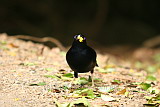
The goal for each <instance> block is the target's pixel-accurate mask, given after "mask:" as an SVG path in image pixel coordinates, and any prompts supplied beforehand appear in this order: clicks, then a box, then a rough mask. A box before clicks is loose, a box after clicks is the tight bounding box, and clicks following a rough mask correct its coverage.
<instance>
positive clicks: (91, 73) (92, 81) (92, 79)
mask: <svg viewBox="0 0 160 107" xmlns="http://www.w3.org/2000/svg"><path fill="white" fill-rule="evenodd" d="M93 72H94V70H92V71H91V79H92V87H94V80H93Z"/></svg>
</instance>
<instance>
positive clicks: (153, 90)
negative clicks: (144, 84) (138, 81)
mask: <svg viewBox="0 0 160 107" xmlns="http://www.w3.org/2000/svg"><path fill="white" fill-rule="evenodd" d="M148 91H149V92H150V93H151V94H159V93H160V90H159V89H156V88H152V87H149V88H148Z"/></svg>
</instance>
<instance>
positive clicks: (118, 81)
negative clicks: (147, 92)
mask: <svg viewBox="0 0 160 107" xmlns="http://www.w3.org/2000/svg"><path fill="white" fill-rule="evenodd" d="M113 82H116V83H118V84H119V83H122V82H121V81H120V80H113Z"/></svg>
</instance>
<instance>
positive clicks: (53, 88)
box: [0, 34, 160, 107]
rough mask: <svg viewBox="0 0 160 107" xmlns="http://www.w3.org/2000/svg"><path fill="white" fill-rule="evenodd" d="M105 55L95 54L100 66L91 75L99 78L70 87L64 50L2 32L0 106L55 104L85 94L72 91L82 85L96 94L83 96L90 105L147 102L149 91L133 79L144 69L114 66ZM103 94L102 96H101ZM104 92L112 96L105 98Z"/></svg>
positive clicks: (131, 106)
mask: <svg viewBox="0 0 160 107" xmlns="http://www.w3.org/2000/svg"><path fill="white" fill-rule="evenodd" d="M107 58H108V56H107V55H101V54H98V63H99V65H100V67H99V68H96V70H95V73H94V78H98V79H97V81H96V83H95V84H96V86H95V87H93V88H91V86H90V84H89V83H88V84H85V85H83V86H81V85H75V86H72V87H70V86H69V84H70V82H71V79H73V78H69V77H66V79H65V76H63V75H64V74H67V73H69V74H70V73H72V71H71V70H70V68H69V67H68V65H67V64H66V60H65V52H61V51H60V50H59V49H58V48H53V49H49V48H48V47H46V46H44V45H42V44H36V43H33V42H30V41H29V42H26V41H23V40H18V39H14V38H10V37H9V36H7V35H5V34H1V35H0V106H1V107H56V104H57V103H55V101H57V102H59V103H61V104H62V103H65V102H66V103H69V102H73V101H76V100H77V99H79V98H82V97H81V96H86V94H82V95H77V94H76V95H77V97H76V95H75V93H74V92H75V91H76V89H78V88H81V87H83V88H87V89H90V90H93V93H94V95H95V96H96V97H94V98H88V97H86V99H87V101H88V102H89V103H90V106H91V107H101V106H104V107H108V106H110V107H143V104H145V103H147V100H146V99H145V98H144V96H150V95H151V94H150V93H148V92H147V91H144V90H143V89H140V88H139V87H138V85H137V84H135V85H133V84H132V83H136V82H139V83H142V82H144V81H145V78H146V75H147V74H146V72H145V71H143V70H136V69H131V68H125V67H120V66H116V65H114V64H113V63H112V62H111V61H110V62H109V63H106V62H107ZM107 68H109V69H107ZM107 70H108V71H107ZM109 70H110V71H109ZM88 75H89V73H86V74H80V77H85V78H88ZM116 80H118V81H117V82H116ZM158 84H159V82H157V81H156V82H155V84H154V87H156V89H160V87H159V86H158ZM103 87H105V88H106V87H110V88H111V87H114V89H113V91H109V92H107V91H108V90H105V91H106V92H104V93H103V92H101V91H100V88H103ZM122 90H123V91H124V92H123V91H122ZM127 93H128V94H127ZM102 95H103V96H105V98H102ZM88 96H89V95H88ZM107 96H110V97H111V98H114V100H108V98H106V97H107ZM62 107H65V106H62Z"/></svg>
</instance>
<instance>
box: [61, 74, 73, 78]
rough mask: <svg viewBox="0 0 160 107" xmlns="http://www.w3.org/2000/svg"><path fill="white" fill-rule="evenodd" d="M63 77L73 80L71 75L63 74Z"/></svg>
mask: <svg viewBox="0 0 160 107" xmlns="http://www.w3.org/2000/svg"><path fill="white" fill-rule="evenodd" d="M62 76H63V77H68V78H73V74H72V73H67V74H63V75H62Z"/></svg>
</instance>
